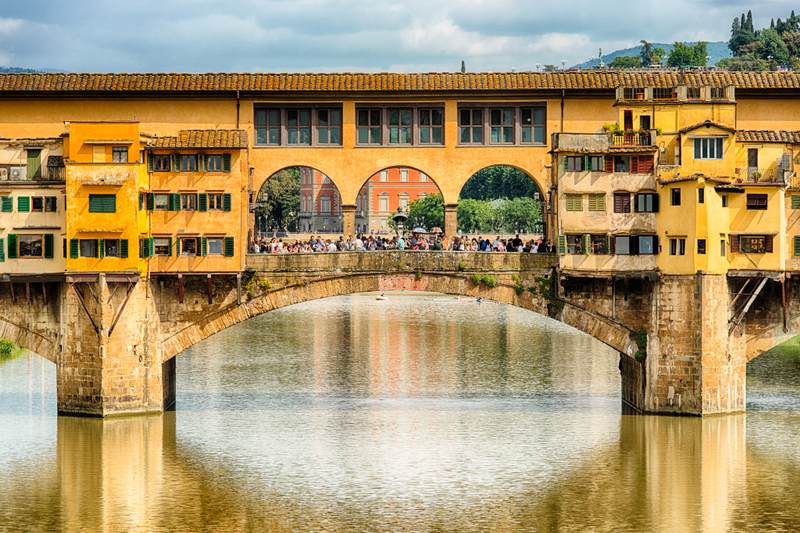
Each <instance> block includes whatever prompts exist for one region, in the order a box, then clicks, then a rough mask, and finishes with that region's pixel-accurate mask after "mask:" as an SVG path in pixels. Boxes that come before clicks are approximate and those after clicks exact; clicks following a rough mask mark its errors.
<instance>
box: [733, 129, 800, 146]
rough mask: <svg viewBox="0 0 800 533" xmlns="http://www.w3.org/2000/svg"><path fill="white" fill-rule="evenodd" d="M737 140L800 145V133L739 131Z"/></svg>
mask: <svg viewBox="0 0 800 533" xmlns="http://www.w3.org/2000/svg"><path fill="white" fill-rule="evenodd" d="M736 140H737V141H739V142H759V143H793V144H800V131H786V130H775V131H773V130H739V131H737V132H736Z"/></svg>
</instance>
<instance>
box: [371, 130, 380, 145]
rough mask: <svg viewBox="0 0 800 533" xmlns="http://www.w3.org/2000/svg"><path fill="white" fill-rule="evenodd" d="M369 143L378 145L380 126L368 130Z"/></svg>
mask: <svg viewBox="0 0 800 533" xmlns="http://www.w3.org/2000/svg"><path fill="white" fill-rule="evenodd" d="M370 138H371V139H370V141H371V142H372V143H373V144H380V142H381V128H380V126H378V127H375V128H370Z"/></svg>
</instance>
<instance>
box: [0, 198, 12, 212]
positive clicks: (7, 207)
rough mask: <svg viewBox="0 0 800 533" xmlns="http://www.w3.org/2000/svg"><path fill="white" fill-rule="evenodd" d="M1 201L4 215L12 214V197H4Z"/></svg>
mask: <svg viewBox="0 0 800 533" xmlns="http://www.w3.org/2000/svg"><path fill="white" fill-rule="evenodd" d="M0 200H2V203H0V209H2V211H3V213H10V212H11V211H13V210H14V200H13V199H12V198H11V197H10V196H3V197H2V198H0Z"/></svg>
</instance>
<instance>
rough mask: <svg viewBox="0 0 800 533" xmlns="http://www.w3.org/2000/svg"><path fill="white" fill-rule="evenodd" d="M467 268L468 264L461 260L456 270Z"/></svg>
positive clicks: (462, 270) (460, 270)
mask: <svg viewBox="0 0 800 533" xmlns="http://www.w3.org/2000/svg"><path fill="white" fill-rule="evenodd" d="M466 269H467V265H465V264H464V261H459V262H458V265H457V266H456V270H458V271H459V272H464V271H465V270H466Z"/></svg>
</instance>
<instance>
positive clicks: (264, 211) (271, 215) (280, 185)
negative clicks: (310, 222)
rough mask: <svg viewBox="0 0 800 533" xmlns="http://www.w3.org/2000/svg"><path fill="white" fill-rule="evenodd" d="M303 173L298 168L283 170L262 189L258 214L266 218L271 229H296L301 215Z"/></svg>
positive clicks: (271, 177) (257, 208) (273, 176)
mask: <svg viewBox="0 0 800 533" xmlns="http://www.w3.org/2000/svg"><path fill="white" fill-rule="evenodd" d="M301 173H302V171H301V169H300V168H298V167H292V168H287V169H285V170H281V171H279V172H276V173H275V174H273V175H272V176H270V178H269V179H268V180H267V181H266V183H264V185H263V186H262V187H261V191H260V192H259V195H258V200H257V206H256V212H257V213H259V214H261V215H263V216H265V217H266V219H267V226H268V227H269V228H284V227H289V228H290V229H294V228H292V227H291V226H293V225H294V224H295V223H296V221H297V217H298V215H299V214H300V176H301Z"/></svg>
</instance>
